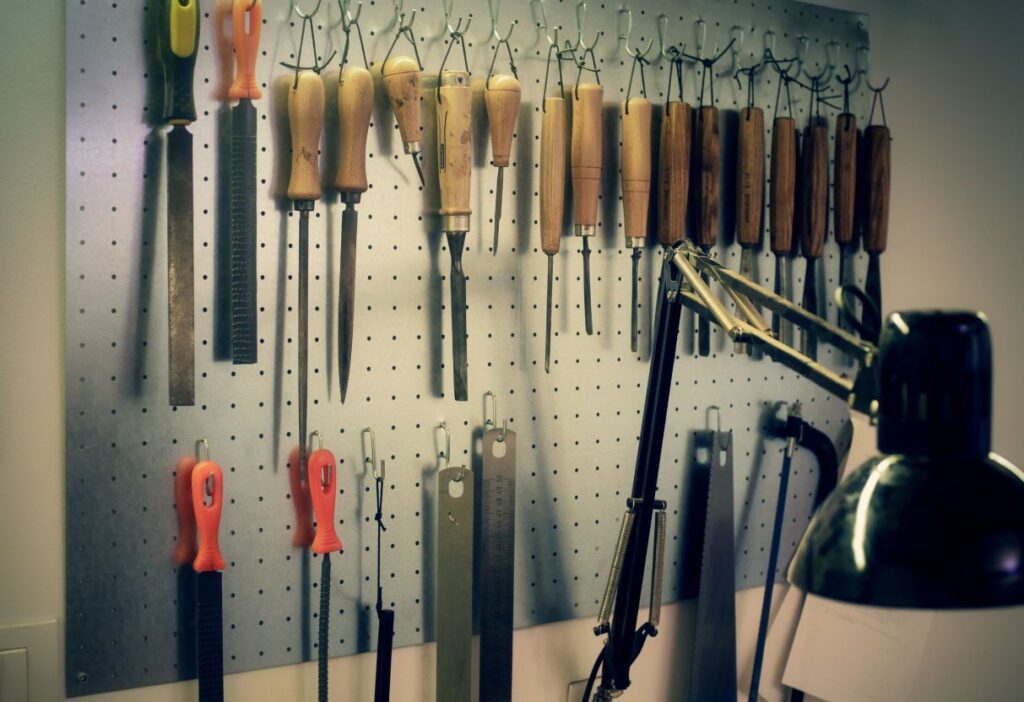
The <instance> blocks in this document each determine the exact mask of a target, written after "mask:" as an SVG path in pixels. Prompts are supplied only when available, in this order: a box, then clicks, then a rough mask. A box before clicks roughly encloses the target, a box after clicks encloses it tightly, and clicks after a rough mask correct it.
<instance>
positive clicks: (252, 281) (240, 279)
mask: <svg viewBox="0 0 1024 702" xmlns="http://www.w3.org/2000/svg"><path fill="white" fill-rule="evenodd" d="M231 119H232V124H231V130H232V131H231V361H232V362H233V363H256V349H257V337H256V108H255V107H253V105H252V102H251V101H249V100H240V101H239V103H238V105H237V106H236V107H234V108H232V110H231Z"/></svg>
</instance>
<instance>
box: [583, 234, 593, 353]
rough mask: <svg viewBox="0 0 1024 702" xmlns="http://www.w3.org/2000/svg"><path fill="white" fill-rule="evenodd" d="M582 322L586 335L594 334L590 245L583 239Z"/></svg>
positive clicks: (585, 238)
mask: <svg viewBox="0 0 1024 702" xmlns="http://www.w3.org/2000/svg"><path fill="white" fill-rule="evenodd" d="M583 320H584V322H585V324H586V328H587V334H588V335H590V334H593V333H594V313H593V311H592V310H591V308H590V243H589V242H588V241H587V237H583Z"/></svg>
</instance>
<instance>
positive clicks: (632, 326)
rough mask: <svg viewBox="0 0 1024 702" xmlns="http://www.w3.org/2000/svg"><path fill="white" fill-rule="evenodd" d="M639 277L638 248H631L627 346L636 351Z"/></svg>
mask: <svg viewBox="0 0 1024 702" xmlns="http://www.w3.org/2000/svg"><path fill="white" fill-rule="evenodd" d="M639 278H640V249H633V282H632V285H631V286H630V298H629V301H630V311H629V348H630V350H631V351H633V353H636V348H637V337H639V336H640V320H639V317H638V313H639V310H638V302H639V300H638V299H637V298H638V297H639V290H638V287H639Z"/></svg>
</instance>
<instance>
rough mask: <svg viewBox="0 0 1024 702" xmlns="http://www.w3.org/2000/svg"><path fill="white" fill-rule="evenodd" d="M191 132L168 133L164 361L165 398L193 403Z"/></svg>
mask: <svg viewBox="0 0 1024 702" xmlns="http://www.w3.org/2000/svg"><path fill="white" fill-rule="evenodd" d="M192 226H193V215H192V134H191V133H190V132H189V131H188V130H187V129H186V128H185V127H184V125H180V124H179V125H175V126H174V128H172V129H171V132H170V134H169V135H168V136H167V360H168V386H169V396H170V403H171V405H173V406H183V405H194V404H195V403H196V387H195V384H196V357H195V288H194V280H195V264H194V253H193V248H192V247H193V243H192Z"/></svg>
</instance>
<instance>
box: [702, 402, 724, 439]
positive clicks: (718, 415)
mask: <svg viewBox="0 0 1024 702" xmlns="http://www.w3.org/2000/svg"><path fill="white" fill-rule="evenodd" d="M712 412H714V413H715V433H717V434H721V433H722V410H721V409H720V408H719V407H718V405H711V406H710V407H708V410H707V412H706V413H705V415H704V417H705V418H704V423H705V424H706V425H707V427H708V431H711V413H712Z"/></svg>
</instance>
